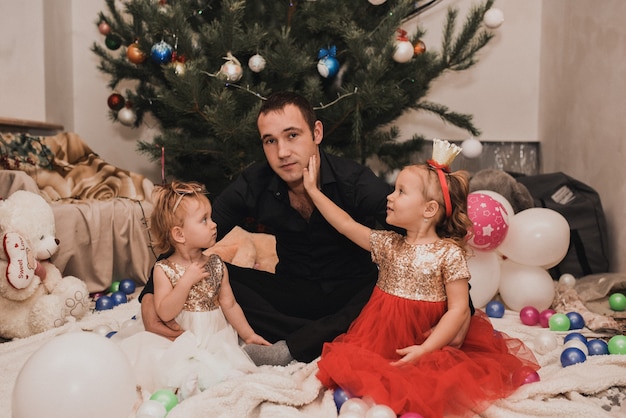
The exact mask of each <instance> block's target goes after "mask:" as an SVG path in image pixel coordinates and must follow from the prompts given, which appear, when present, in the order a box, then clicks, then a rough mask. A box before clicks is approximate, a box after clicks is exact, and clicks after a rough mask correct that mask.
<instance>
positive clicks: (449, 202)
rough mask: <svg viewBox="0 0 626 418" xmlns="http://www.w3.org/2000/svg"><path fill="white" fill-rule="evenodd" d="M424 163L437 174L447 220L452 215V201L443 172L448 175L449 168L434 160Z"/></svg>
mask: <svg viewBox="0 0 626 418" xmlns="http://www.w3.org/2000/svg"><path fill="white" fill-rule="evenodd" d="M426 162H427V163H428V165H429V166H430V167H431V168H433V169H435V171H436V172H437V176H438V177H439V183H441V191H442V192H443V202H444V205H445V207H446V218H449V217H450V216H451V215H452V200H451V199H450V190H449V189H448V182H447V181H446V175H445V174H444V172H445V173H446V174H447V173H450V166H448V165H444V164H439V163H438V162H436V161H435V160H428V161H426Z"/></svg>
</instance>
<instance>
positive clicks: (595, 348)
mask: <svg viewBox="0 0 626 418" xmlns="http://www.w3.org/2000/svg"><path fill="white" fill-rule="evenodd" d="M587 349H588V350H589V355H590V356H602V355H605V354H609V345H608V344H607V343H606V341H604V340H600V339H598V338H595V339H593V340H589V341H587Z"/></svg>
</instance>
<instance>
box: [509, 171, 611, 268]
mask: <svg viewBox="0 0 626 418" xmlns="http://www.w3.org/2000/svg"><path fill="white" fill-rule="evenodd" d="M517 181H519V182H520V183H522V184H523V185H525V186H526V188H527V189H528V191H529V192H530V194H531V195H532V196H533V199H534V201H535V207H544V208H548V209H552V210H555V211H557V212H559V213H560V214H561V215H563V217H565V219H566V220H567V222H568V223H569V227H570V244H569V248H568V250H567V254H566V255H565V258H563V260H562V261H561V262H560V263H559V264H558V265H557V266H555V267H553V268H551V269H549V270H548V271H549V273H550V275H551V276H552V278H553V279H555V280H556V279H558V278H559V277H561V275H562V274H565V273H569V274H572V275H574V276H575V277H577V278H580V277H582V276H586V275H589V274H596V273H606V272H608V271H609V244H608V237H607V226H606V219H605V217H604V211H603V210H602V203H601V201H600V196H599V195H598V193H597V192H596V191H595V190H594V189H592V188H591V187H589V186H587V185H586V184H584V183H581V182H580V181H578V180H575V179H573V178H571V177H569V176H568V175H566V174H563V173H550V174H539V175H534V176H520V177H518V178H517Z"/></svg>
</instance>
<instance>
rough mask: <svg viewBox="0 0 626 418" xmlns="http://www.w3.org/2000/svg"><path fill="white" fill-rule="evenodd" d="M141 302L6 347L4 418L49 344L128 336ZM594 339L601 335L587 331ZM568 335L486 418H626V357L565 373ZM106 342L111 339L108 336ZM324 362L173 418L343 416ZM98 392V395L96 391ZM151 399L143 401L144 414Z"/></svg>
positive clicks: (242, 380) (262, 380) (238, 388)
mask: <svg viewBox="0 0 626 418" xmlns="http://www.w3.org/2000/svg"><path fill="white" fill-rule="evenodd" d="M139 313H140V306H139V303H138V302H137V300H136V299H133V300H131V301H130V302H129V303H126V304H123V305H120V306H118V307H116V308H115V309H113V310H110V311H101V312H92V313H89V314H87V316H86V317H85V318H83V319H82V320H81V321H79V322H73V323H68V324H66V325H65V326H63V327H61V328H57V329H54V330H50V331H48V332H45V333H42V334H37V335H34V336H32V337H29V338H27V339H23V340H15V341H12V342H6V343H2V344H0V368H1V369H2V370H3V373H2V376H3V379H2V382H3V383H2V385H0V405H3V407H2V408H0V418H4V417H6V418H9V417H11V406H10V405H11V394H12V390H13V385H14V383H15V379H16V378H17V375H18V373H19V371H20V369H21V368H22V366H23V365H24V363H25V362H26V361H27V360H28V357H29V356H30V355H31V354H32V353H34V352H35V351H36V350H37V349H38V348H39V347H41V346H42V345H43V344H44V343H46V342H47V341H49V340H50V339H52V338H54V337H55V336H56V335H59V334H62V333H64V332H70V331H72V330H76V329H83V330H92V329H94V328H95V327H96V326H98V325H100V324H106V325H108V326H110V327H111V328H113V329H120V327H121V326H122V324H123V323H124V322H125V321H127V320H128V319H130V318H131V317H132V316H134V315H139ZM492 322H493V324H494V327H495V328H496V329H497V330H500V331H504V332H506V333H507V334H508V335H510V336H514V337H518V338H521V339H522V340H524V341H525V342H527V343H528V345H529V346H530V347H531V348H534V347H533V344H534V340H535V339H536V338H537V336H538V335H539V334H540V333H542V332H552V331H549V330H546V329H544V328H541V327H539V326H532V327H531V326H526V325H523V324H522V323H521V322H520V320H519V314H518V313H517V312H512V311H507V312H506V313H505V316H504V317H503V318H500V319H495V318H492ZM583 333H584V334H586V335H588V336H589V338H591V337H593V336H595V335H596V334H593V333H592V332H591V331H588V330H585V331H583ZM565 335H566V333H556V334H555V336H556V338H557V339H558V341H559V344H558V346H557V347H556V348H555V349H553V350H552V351H550V352H548V353H545V354H536V356H537V360H538V361H539V363H540V364H541V365H542V368H541V370H540V371H539V375H540V377H541V381H539V382H536V383H531V384H528V385H524V386H522V387H521V388H520V389H518V390H517V391H516V392H515V393H514V394H513V395H511V396H510V397H509V398H507V399H501V400H498V401H497V402H495V403H494V404H493V405H491V406H490V407H489V408H488V409H487V410H486V411H484V412H482V413H481V414H480V415H478V416H480V417H486V418H522V417H550V418H559V417H563V418H575V417H581V418H582V417H584V418H603V417H621V416H626V408H625V407H620V405H619V404H620V402H622V401H623V402H622V403H623V404H624V405H626V401H625V398H626V397H625V396H624V392H625V391H626V355H605V356H591V357H588V359H587V361H585V362H584V363H579V364H576V365H573V366H569V367H565V368H563V367H562V366H561V364H560V359H559V356H560V353H561V351H562V341H563V337H564V336H565ZM103 338H104V337H103ZM316 371H317V367H316V363H315V362H312V363H309V364H304V363H297V362H296V363H292V364H291V365H289V366H287V367H269V366H264V367H261V368H260V369H259V371H258V372H257V373H254V374H250V375H245V376H241V377H239V378H236V379H233V380H229V381H226V382H223V383H221V384H220V385H217V386H215V387H213V388H210V389H209V390H207V391H205V392H203V393H201V394H199V395H196V396H194V397H191V398H189V399H187V400H185V401H184V402H182V403H180V404H179V405H178V406H176V407H175V408H174V409H172V410H171V412H170V413H169V415H168V418H181V417H184V418H194V417H206V416H210V417H238V418H239V417H241V418H244V417H261V418H263V417H271V418H282V417H285V418H287V417H288V418H304V417H313V418H315V417H320V418H331V417H336V416H337V413H336V408H335V404H334V401H333V397H332V391H329V390H325V389H323V388H322V387H321V385H320V383H319V381H318V380H317V379H316V378H315V372H316ZM94 390H97V388H94ZM142 396H143V398H142ZM146 396H149V394H141V395H140V394H138V400H137V407H138V405H140V404H141V402H142V401H143V399H144V398H145V397H146ZM131 416H132V415H131ZM122 418H123V417H122Z"/></svg>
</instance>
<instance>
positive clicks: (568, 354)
mask: <svg viewBox="0 0 626 418" xmlns="http://www.w3.org/2000/svg"><path fill="white" fill-rule="evenodd" d="M585 360H587V356H586V355H585V353H583V351H582V350H581V349H580V348H576V347H568V348H566V349H565V350H563V352H562V353H561V365H562V366H563V367H568V366H571V365H573V364H576V363H582V362H584V361H585Z"/></svg>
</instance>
